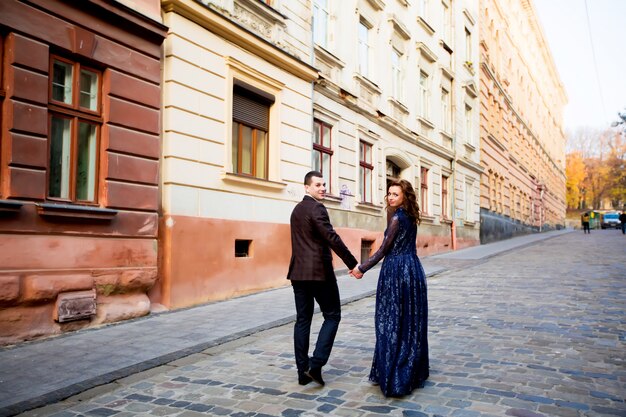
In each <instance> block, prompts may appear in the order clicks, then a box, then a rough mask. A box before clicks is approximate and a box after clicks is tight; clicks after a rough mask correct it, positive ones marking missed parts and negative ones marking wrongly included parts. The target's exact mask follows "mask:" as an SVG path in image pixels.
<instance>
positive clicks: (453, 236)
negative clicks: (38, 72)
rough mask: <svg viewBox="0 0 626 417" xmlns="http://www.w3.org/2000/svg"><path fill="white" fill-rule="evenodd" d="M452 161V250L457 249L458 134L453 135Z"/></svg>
mask: <svg viewBox="0 0 626 417" xmlns="http://www.w3.org/2000/svg"><path fill="white" fill-rule="evenodd" d="M452 151H453V152H452V161H451V162H450V169H451V170H452V187H451V189H450V210H451V213H450V216H451V217H452V223H450V239H451V240H452V250H456V206H455V204H454V203H455V201H456V198H455V196H454V191H455V190H456V135H452Z"/></svg>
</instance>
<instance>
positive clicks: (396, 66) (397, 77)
mask: <svg viewBox="0 0 626 417" xmlns="http://www.w3.org/2000/svg"><path fill="white" fill-rule="evenodd" d="M401 59H402V54H401V53H400V52H399V51H398V50H396V49H395V48H394V49H392V50H391V94H392V95H393V98H395V99H396V100H402V99H403V93H402V92H403V89H402V87H403V86H402V84H403V81H404V80H403V77H404V75H403V74H402V67H401Z"/></svg>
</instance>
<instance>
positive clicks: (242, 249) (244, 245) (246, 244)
mask: <svg viewBox="0 0 626 417" xmlns="http://www.w3.org/2000/svg"><path fill="white" fill-rule="evenodd" d="M251 247H252V241H251V240H244V239H235V258H249V257H250V256H252V253H251V251H250V249H251Z"/></svg>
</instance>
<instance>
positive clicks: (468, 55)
mask: <svg viewBox="0 0 626 417" xmlns="http://www.w3.org/2000/svg"><path fill="white" fill-rule="evenodd" d="M465 62H466V63H467V64H468V65H472V32H470V30H469V29H468V28H465Z"/></svg>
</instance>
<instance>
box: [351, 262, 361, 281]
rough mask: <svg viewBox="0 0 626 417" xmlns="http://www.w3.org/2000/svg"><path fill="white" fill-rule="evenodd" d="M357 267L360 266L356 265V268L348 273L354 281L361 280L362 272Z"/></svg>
mask: <svg viewBox="0 0 626 417" xmlns="http://www.w3.org/2000/svg"><path fill="white" fill-rule="evenodd" d="M359 265H360V264H357V266H355V267H354V269H352V270H351V271H350V275H352V276H353V277H354V278H356V279H361V278H363V272H361V271H360V270H359Z"/></svg>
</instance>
